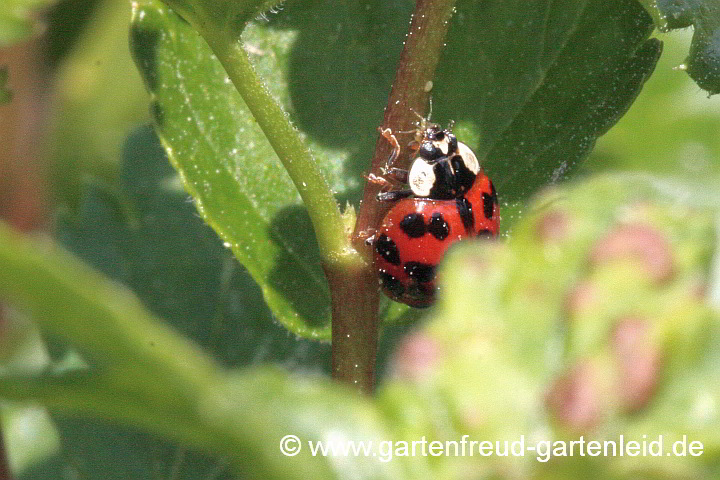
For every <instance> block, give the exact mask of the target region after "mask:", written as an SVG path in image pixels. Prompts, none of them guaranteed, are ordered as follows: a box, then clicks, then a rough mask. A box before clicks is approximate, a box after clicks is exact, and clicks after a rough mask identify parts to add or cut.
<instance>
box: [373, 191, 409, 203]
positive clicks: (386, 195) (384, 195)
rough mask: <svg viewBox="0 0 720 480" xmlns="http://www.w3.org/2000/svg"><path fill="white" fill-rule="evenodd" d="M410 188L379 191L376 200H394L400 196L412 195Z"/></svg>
mask: <svg viewBox="0 0 720 480" xmlns="http://www.w3.org/2000/svg"><path fill="white" fill-rule="evenodd" d="M412 194H413V192H412V190H391V191H389V192H380V193H378V194H377V197H376V198H377V200H378V202H396V201H398V200H400V199H402V198H407V197H409V196H410V195H412Z"/></svg>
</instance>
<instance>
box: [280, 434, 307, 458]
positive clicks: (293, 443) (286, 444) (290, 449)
mask: <svg viewBox="0 0 720 480" xmlns="http://www.w3.org/2000/svg"><path fill="white" fill-rule="evenodd" d="M301 447H302V445H301V444H300V439H299V438H298V437H296V436H295V435H285V436H284V437H283V438H281V439H280V453H282V454H283V455H285V456H286V457H294V456H295V455H297V454H298V453H300V448H301Z"/></svg>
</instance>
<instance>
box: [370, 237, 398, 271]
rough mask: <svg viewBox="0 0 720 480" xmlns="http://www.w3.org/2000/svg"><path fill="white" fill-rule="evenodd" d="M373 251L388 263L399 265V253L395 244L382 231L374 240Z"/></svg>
mask: <svg viewBox="0 0 720 480" xmlns="http://www.w3.org/2000/svg"><path fill="white" fill-rule="evenodd" d="M375 251H376V252H377V253H378V255H380V256H381V257H382V258H384V259H385V261H387V262H388V263H392V264H393V265H400V253H399V252H398V248H397V245H395V242H393V241H392V239H391V238H390V237H388V236H387V235H385V234H384V233H383V234H382V235H380V237H379V238H378V239H377V241H376V242H375Z"/></svg>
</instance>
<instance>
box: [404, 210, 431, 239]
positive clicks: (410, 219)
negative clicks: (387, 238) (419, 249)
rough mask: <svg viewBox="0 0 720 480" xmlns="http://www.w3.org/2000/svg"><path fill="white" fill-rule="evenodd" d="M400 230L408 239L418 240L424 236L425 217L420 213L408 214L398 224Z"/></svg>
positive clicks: (425, 230)
mask: <svg viewBox="0 0 720 480" xmlns="http://www.w3.org/2000/svg"><path fill="white" fill-rule="evenodd" d="M400 228H401V229H402V231H403V232H405V234H406V235H407V236H408V237H410V238H420V237H422V236H423V235H425V232H427V229H426V228H425V217H423V215H422V213H410V214H408V215H405V218H403V219H402V221H401V222H400Z"/></svg>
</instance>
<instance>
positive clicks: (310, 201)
mask: <svg viewBox="0 0 720 480" xmlns="http://www.w3.org/2000/svg"><path fill="white" fill-rule="evenodd" d="M200 33H201V34H202V35H203V37H204V38H205V40H206V41H207V42H208V45H210V48H211V49H212V50H213V52H214V53H215V55H216V56H217V57H218V60H220V63H222V65H223V67H224V68H225V71H227V74H228V76H229V77H230V79H231V80H232V82H233V84H234V85H235V88H237V90H238V92H240V95H241V96H242V98H243V101H244V102H245V104H246V105H247V107H248V109H250V112H252V114H253V117H254V118H255V120H256V121H257V123H258V125H259V126H260V128H261V129H262V131H263V132H264V133H265V136H266V137H267V139H268V141H269V142H270V145H271V146H272V148H273V150H275V153H277V155H278V157H279V158H280V161H281V162H282V164H283V166H284V167H285V169H286V170H287V172H288V173H289V174H290V178H291V179H292V181H293V183H294V184H295V187H296V188H297V189H298V192H300V197H302V200H303V203H304V204H305V206H306V207H307V209H308V213H309V215H310V219H311V221H312V224H313V228H314V229H315V235H316V236H317V241H318V246H319V248H320V254H321V255H322V258H323V261H324V263H325V264H326V265H328V264H334V263H335V262H338V261H339V262H343V261H345V260H344V259H345V258H346V257H348V256H352V255H353V254H354V252H353V251H352V248H351V246H350V242H349V239H348V234H347V232H346V229H345V225H344V223H343V218H342V214H341V213H340V208H339V207H338V204H337V202H336V201H335V198H334V197H333V194H332V191H331V189H330V184H329V183H328V181H327V179H326V178H325V176H324V175H323V173H322V171H321V170H320V168H319V167H318V165H317V164H316V163H315V159H314V158H313V156H312V154H311V153H310V150H309V149H308V148H307V146H306V145H305V143H304V142H303V141H302V140H301V138H300V135H299V133H298V131H297V130H296V129H295V128H294V127H293V126H292V125H291V124H290V121H289V120H288V116H287V115H286V114H285V112H284V111H283V110H282V108H281V107H280V105H278V104H277V103H276V102H275V100H274V99H273V97H272V95H271V94H270V92H269V91H268V90H267V88H266V87H265V85H264V84H263V82H262V81H261V80H260V78H259V77H258V76H257V74H256V73H255V69H254V68H253V66H252V65H251V63H250V59H249V57H248V54H247V52H246V51H245V49H244V48H243V46H242V44H241V43H240V42H238V41H236V40H235V39H234V38H233V37H232V36H231V35H229V34H225V33H224V31H223V30H215V29H213V28H207V29H203V30H201V31H200Z"/></svg>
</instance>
